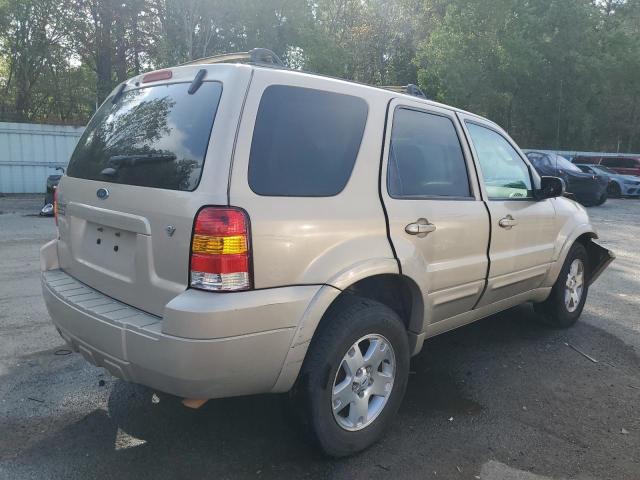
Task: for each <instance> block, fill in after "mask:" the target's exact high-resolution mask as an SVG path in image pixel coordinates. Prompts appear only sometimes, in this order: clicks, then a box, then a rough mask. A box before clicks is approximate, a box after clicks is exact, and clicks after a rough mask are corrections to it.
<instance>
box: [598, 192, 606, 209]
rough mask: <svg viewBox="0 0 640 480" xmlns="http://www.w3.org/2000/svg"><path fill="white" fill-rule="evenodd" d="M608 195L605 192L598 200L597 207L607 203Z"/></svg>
mask: <svg viewBox="0 0 640 480" xmlns="http://www.w3.org/2000/svg"><path fill="white" fill-rule="evenodd" d="M607 198H608V195H607V192H606V191H605V192H603V193H602V195H600V198H599V199H598V202H597V203H596V206H600V205H602V204H603V203H604V202H606V201H607Z"/></svg>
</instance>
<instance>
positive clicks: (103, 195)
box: [96, 188, 109, 200]
mask: <svg viewBox="0 0 640 480" xmlns="http://www.w3.org/2000/svg"><path fill="white" fill-rule="evenodd" d="M96 195H97V196H98V198H99V199H100V200H105V199H107V198H109V190H107V189H106V188H99V189H98V191H97V192H96Z"/></svg>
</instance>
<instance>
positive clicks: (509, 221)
mask: <svg viewBox="0 0 640 480" xmlns="http://www.w3.org/2000/svg"><path fill="white" fill-rule="evenodd" d="M498 225H500V226H501V227H502V228H506V229H507V230H509V229H511V228H513V227H515V226H516V225H518V221H517V220H516V219H515V218H513V217H512V216H511V215H507V216H506V217H504V218H501V219H500V221H499V222H498Z"/></svg>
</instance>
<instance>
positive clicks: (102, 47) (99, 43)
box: [96, 0, 113, 103]
mask: <svg viewBox="0 0 640 480" xmlns="http://www.w3.org/2000/svg"><path fill="white" fill-rule="evenodd" d="M112 26H113V5H112V0H99V6H98V21H97V22H96V74H97V92H96V93H97V100H98V103H102V102H103V101H104V99H105V98H107V95H109V93H110V92H111V90H112V89H113V81H112V77H111V70H112V65H111V52H112V42H111V28H112Z"/></svg>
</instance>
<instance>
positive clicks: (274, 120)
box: [249, 85, 369, 197]
mask: <svg viewBox="0 0 640 480" xmlns="http://www.w3.org/2000/svg"><path fill="white" fill-rule="evenodd" d="M368 111H369V107H368V105H367V103H366V102H365V101H364V100H363V99H362V98H359V97H354V96H351V95H343V94H338V93H333V92H325V91H322V90H314V89H310V88H301V87H291V86H286V85H271V86H269V87H267V89H266V90H265V91H264V94H263V95H262V99H261V100H260V106H259V107H258V115H257V118H256V124H255V129H254V132H253V140H252V143H251V153H250V157H249V186H250V187H251V189H252V190H253V191H254V192H255V193H257V194H258V195H266V196H291V197H327V196H333V195H337V194H338V193H340V192H341V191H342V189H343V188H344V187H345V186H346V184H347V182H348V181H349V177H350V176H351V171H352V170H353V166H354V164H355V161H356V157H357V156H358V152H359V151H360V143H361V141H362V136H363V134H364V129H365V125H366V123H367V115H368Z"/></svg>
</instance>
